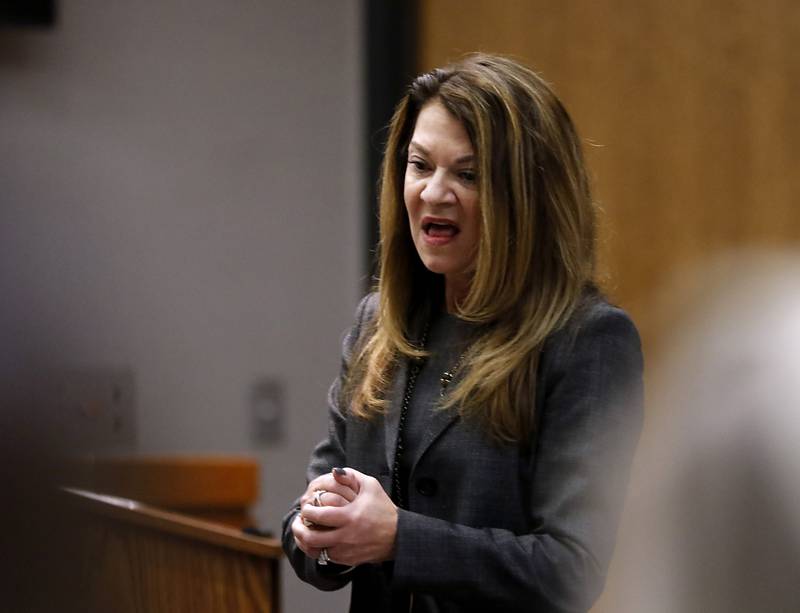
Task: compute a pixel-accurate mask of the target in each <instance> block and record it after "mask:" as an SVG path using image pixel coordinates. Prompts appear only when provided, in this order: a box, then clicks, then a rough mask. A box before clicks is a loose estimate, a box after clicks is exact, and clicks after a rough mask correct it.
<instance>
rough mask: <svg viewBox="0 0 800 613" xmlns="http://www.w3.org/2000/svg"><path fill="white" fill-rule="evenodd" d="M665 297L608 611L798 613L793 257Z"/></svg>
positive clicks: (771, 258) (720, 265)
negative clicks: (662, 338)
mask: <svg viewBox="0 0 800 613" xmlns="http://www.w3.org/2000/svg"><path fill="white" fill-rule="evenodd" d="M669 293H670V296H671V298H668V299H666V300H665V301H664V302H663V303H662V304H669V308H670V309H672V319H673V320H674V321H673V324H672V325H671V326H670V327H669V333H668V336H669V338H668V340H667V341H666V343H665V346H664V351H663V352H662V353H661V359H660V360H659V362H658V364H656V365H655V366H656V368H655V369H653V370H652V371H651V372H653V375H654V376H653V377H652V379H651V382H650V383H651V385H650V390H651V396H650V403H649V407H648V412H649V417H648V418H649V423H648V425H647V427H646V430H645V435H644V437H643V440H642V443H641V445H640V452H639V457H638V459H637V466H636V469H635V473H634V474H635V477H634V480H633V483H632V489H631V495H630V498H629V501H630V502H629V505H628V511H627V513H626V520H625V522H624V523H623V528H622V533H621V546H620V549H619V557H618V561H617V563H616V566H615V569H616V570H615V572H614V578H613V583H612V585H613V587H612V590H611V592H612V593H613V594H615V596H616V597H619V599H620V602H619V603H618V604H617V605H616V606H615V607H614V610H616V611H625V612H634V611H636V612H642V611H647V612H648V613H660V612H665V613H666V612H669V613H675V612H689V611H702V612H704V613H716V612H723V611H724V612H726V613H730V612H736V611H800V253H794V254H786V253H783V254H779V255H764V254H758V255H754V254H749V255H739V256H736V257H730V258H726V259H724V260H720V261H718V262H716V263H715V264H714V265H712V266H710V267H709V268H708V269H707V270H704V271H702V272H700V273H697V274H696V275H692V278H691V281H687V280H686V278H684V280H683V282H682V283H681V285H679V286H678V287H677V288H675V287H673V288H671V290H670V292H669Z"/></svg>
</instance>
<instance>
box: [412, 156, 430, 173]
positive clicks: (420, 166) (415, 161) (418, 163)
mask: <svg viewBox="0 0 800 613" xmlns="http://www.w3.org/2000/svg"><path fill="white" fill-rule="evenodd" d="M408 165H409V166H411V167H412V168H413V169H414V170H416V171H417V172H423V171H424V170H425V169H426V168H427V167H428V165H427V164H426V163H425V162H424V161H422V160H420V159H419V158H411V159H409V160H408Z"/></svg>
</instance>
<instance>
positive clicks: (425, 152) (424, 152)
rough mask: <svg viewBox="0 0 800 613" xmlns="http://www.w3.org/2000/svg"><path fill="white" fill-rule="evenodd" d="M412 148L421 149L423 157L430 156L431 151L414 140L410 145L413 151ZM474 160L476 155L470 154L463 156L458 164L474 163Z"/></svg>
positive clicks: (458, 160) (457, 160)
mask: <svg viewBox="0 0 800 613" xmlns="http://www.w3.org/2000/svg"><path fill="white" fill-rule="evenodd" d="M411 147H414V149H419V152H420V153H421V154H422V155H427V156H430V151H428V150H427V149H426V148H425V147H423V146H422V145H420V144H419V143H418V142H416V141H413V140H412V141H411V142H410V143H409V144H408V148H409V149H411ZM474 159H475V154H473V153H469V154H467V155H462V156H461V157H460V158H458V159H456V164H463V163H464V162H471V161H473V160H474Z"/></svg>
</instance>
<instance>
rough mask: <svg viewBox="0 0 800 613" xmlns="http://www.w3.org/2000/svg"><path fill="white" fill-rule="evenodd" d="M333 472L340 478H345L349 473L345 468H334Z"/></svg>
mask: <svg viewBox="0 0 800 613" xmlns="http://www.w3.org/2000/svg"><path fill="white" fill-rule="evenodd" d="M333 472H334V473H336V474H337V475H339V476H340V477H344V476H345V475H346V474H347V471H346V470H345V469H344V468H339V467H336V468H334V469H333Z"/></svg>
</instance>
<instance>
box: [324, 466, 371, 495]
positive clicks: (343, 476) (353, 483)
mask: <svg viewBox="0 0 800 613" xmlns="http://www.w3.org/2000/svg"><path fill="white" fill-rule="evenodd" d="M331 475H332V476H333V478H334V480H335V481H336V483H338V484H340V485H344V486H346V487H348V488H350V489H351V490H353V492H355V493H356V494H358V492H359V491H360V490H361V483H362V477H366V475H364V474H363V473H360V472H358V471H357V470H356V469H354V468H334V469H333V470H332V471H331Z"/></svg>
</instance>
